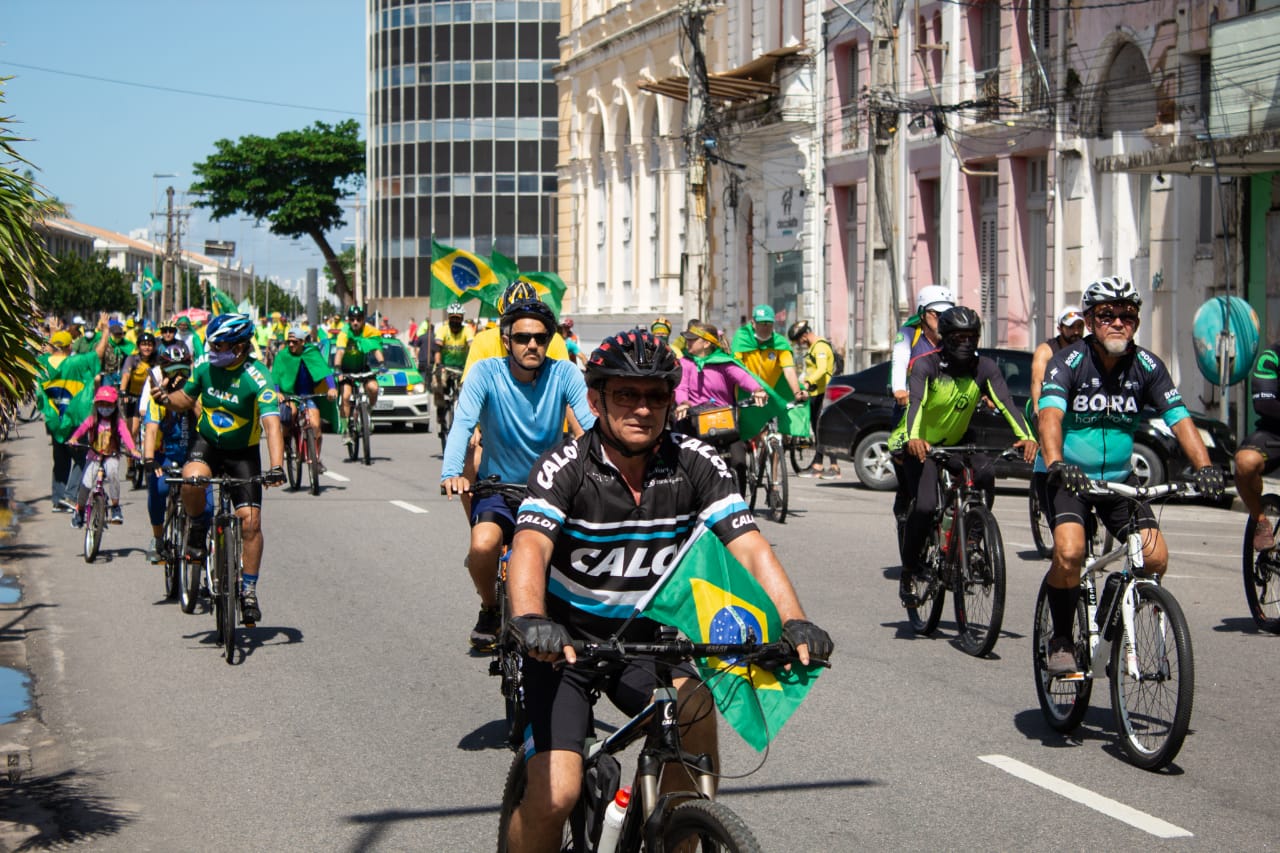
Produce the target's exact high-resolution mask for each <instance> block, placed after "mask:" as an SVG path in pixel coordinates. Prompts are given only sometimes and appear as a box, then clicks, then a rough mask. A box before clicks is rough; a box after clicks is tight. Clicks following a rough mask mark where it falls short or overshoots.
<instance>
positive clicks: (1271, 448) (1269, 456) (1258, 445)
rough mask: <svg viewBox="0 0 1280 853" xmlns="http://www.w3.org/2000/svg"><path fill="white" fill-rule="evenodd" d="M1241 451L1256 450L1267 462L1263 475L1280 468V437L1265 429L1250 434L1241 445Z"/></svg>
mask: <svg viewBox="0 0 1280 853" xmlns="http://www.w3.org/2000/svg"><path fill="white" fill-rule="evenodd" d="M1240 449H1241V450H1256V451H1257V452H1259V453H1261V454H1262V458H1263V459H1264V460H1265V463H1264V467H1263V469H1262V473H1264V474H1270V473H1271V472H1272V471H1274V470H1275V469H1276V468H1280V435H1276V434H1275V433H1274V432H1270V431H1268V430H1265V429H1260V430H1258V431H1257V432H1254V433H1250V435H1249V437H1248V438H1246V439H1245V440H1244V441H1243V442H1241V444H1240Z"/></svg>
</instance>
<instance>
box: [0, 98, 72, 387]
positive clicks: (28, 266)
mask: <svg viewBox="0 0 1280 853" xmlns="http://www.w3.org/2000/svg"><path fill="white" fill-rule="evenodd" d="M10 79H12V78H10V77H0V104H3V103H4V89H3V86H4V84H5V83H7V82H8V81H9V80H10ZM12 121H13V119H12V118H10V117H7V116H4V115H2V114H0V399H4V400H7V401H10V402H16V401H18V400H21V399H22V398H23V397H26V396H27V395H28V394H29V393H31V391H32V390H33V389H34V388H35V381H36V361H35V351H36V339H35V337H34V333H33V330H34V328H35V325H36V321H37V308H36V304H35V301H34V300H33V299H32V297H31V287H32V285H33V284H34V283H36V282H38V281H39V280H40V279H41V278H42V277H43V276H44V275H45V274H46V273H47V272H48V271H49V254H48V252H46V251H45V248H44V238H43V236H42V235H41V234H40V232H39V231H38V230H37V228H36V226H37V224H38V223H39V222H40V221H41V220H44V219H46V218H48V217H50V216H53V215H56V213H57V210H58V206H57V204H56V203H55V202H53V201H52V200H51V199H49V198H48V196H46V195H45V194H44V192H43V191H42V190H41V189H40V188H39V186H38V185H37V184H36V183H35V181H34V180H32V179H31V177H30V172H29V171H28V172H27V173H26V174H19V172H18V171H17V169H18V168H21V167H23V166H30V165H31V164H30V163H28V162H27V161H26V160H25V159H23V158H22V157H21V156H20V155H19V154H18V151H17V148H16V147H15V144H16V143H18V142H22V141H24V140H23V139H21V138H20V137H18V136H15V135H14V134H13V133H12V132H10V130H9V126H10V124H12Z"/></svg>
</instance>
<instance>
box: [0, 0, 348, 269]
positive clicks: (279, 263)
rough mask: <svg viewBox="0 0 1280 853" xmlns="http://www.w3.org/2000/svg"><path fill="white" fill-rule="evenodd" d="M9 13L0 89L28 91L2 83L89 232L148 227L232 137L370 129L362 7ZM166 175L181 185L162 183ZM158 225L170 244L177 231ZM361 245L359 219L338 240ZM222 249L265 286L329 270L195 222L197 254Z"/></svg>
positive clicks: (228, 0) (106, 0) (241, 3)
mask: <svg viewBox="0 0 1280 853" xmlns="http://www.w3.org/2000/svg"><path fill="white" fill-rule="evenodd" d="M0 9H2V14H0V77H13V78H14V79H12V80H9V81H7V82H5V83H3V84H0V85H2V86H3V89H4V98H5V103H4V104H2V105H0V111H3V114H4V115H6V116H12V117H13V118H15V119H16V120H17V122H18V123H17V124H16V125H15V126H14V128H13V129H14V130H15V131H16V133H17V134H18V135H19V136H22V137H25V138H27V139H30V140H31V141H29V142H23V143H20V144H19V146H18V151H19V153H20V154H22V156H24V157H25V158H26V159H28V160H30V161H31V162H32V164H33V165H35V166H36V167H37V173H36V176H37V180H39V181H40V183H41V184H42V185H43V186H44V187H45V189H46V190H47V191H48V192H49V193H50V194H52V195H54V196H57V197H58V198H59V199H60V200H61V201H63V202H64V203H66V204H68V205H69V206H70V209H71V211H70V213H71V217H72V218H73V219H78V220H80V221H82V222H87V223H90V224H92V225H97V226H99V227H102V228H109V229H111V230H114V231H120V232H123V233H128V232H130V231H132V230H133V229H137V228H146V227H148V226H149V225H150V224H151V215H150V214H151V211H152V210H153V209H155V210H160V209H161V208H162V207H163V204H164V189H165V187H166V186H167V185H170V184H172V185H173V186H174V188H175V189H176V190H179V191H182V190H185V189H186V188H187V187H188V186H190V184H191V183H192V182H193V180H194V178H193V175H192V165H193V164H194V163H197V162H200V161H202V160H204V159H205V158H206V157H208V156H209V155H210V154H212V153H213V150H214V149H213V143H214V142H215V141H216V140H218V139H224V138H227V139H239V138H240V137H241V136H245V135H249V134H254V135H258V136H275V135H276V134H278V133H281V132H282V131H286V130H295V129H299V128H303V127H307V126H310V125H311V124H312V123H313V122H316V121H323V122H325V123H327V124H334V123H337V122H339V121H343V120H345V119H348V118H355V119H356V120H358V121H359V122H360V123H361V125H362V127H363V126H364V121H365V94H364V81H365V72H364V37H365V19H364V9H365V3H364V2H363V0H217V2H210V1H209V0H3V3H2V4H0ZM73 75H75V76H73ZM112 81H116V82H112ZM174 90H178V91H174ZM197 93H202V94H197ZM205 95H214V96H217V97H206V96H205ZM255 102H259V103H255ZM260 102H270V103H260ZM363 135H364V132H363V131H362V136H363ZM165 172H169V173H175V174H177V175H178V177H175V178H159V179H156V178H153V175H155V174H156V173H165ZM153 193H155V194H156V195H155V196H153ZM175 198H177V199H178V200H179V202H181V201H182V199H183V196H181V195H177V196H175ZM188 201H189V199H188ZM179 202H176V203H179ZM153 204H154V205H157V206H156V207H154V208H153ZM156 226H157V228H158V229H160V233H161V234H163V227H164V223H163V218H162V217H161V218H157V220H156ZM354 234H355V225H354V221H353V220H352V216H351V215H348V217H347V227H346V228H345V229H343V230H342V232H341V233H338V234H330V235H329V238H330V242H331V243H332V244H333V246H334V248H335V250H337V249H339V248H340V243H341V240H342V238H343V237H353V236H354ZM217 239H220V240H235V241H236V244H237V252H238V258H240V259H242V260H243V262H244V264H245V266H248V265H249V264H250V263H252V264H253V265H254V271H255V272H256V273H258V274H259V275H271V276H278V277H279V278H281V279H288V280H294V281H298V280H301V279H302V278H303V277H304V276H305V271H306V269H307V268H308V267H317V268H318V267H321V266H323V262H322V260H321V258H320V254H319V251H318V250H317V249H315V248H314V243H313V242H312V241H310V240H301V241H292V240H287V239H281V238H275V237H272V236H270V235H269V234H268V233H267V232H266V230H265V228H258V229H255V228H254V227H253V223H252V222H242V221H240V220H239V219H238V218H237V219H234V220H233V219H226V220H223V221H222V222H220V223H211V222H209V221H208V219H207V218H206V217H205V215H204V212H203V211H195V212H194V213H193V215H192V217H191V220H190V231H189V234H188V235H187V236H186V237H185V238H184V243H183V245H184V247H196V246H200V245H202V244H203V241H204V240H217Z"/></svg>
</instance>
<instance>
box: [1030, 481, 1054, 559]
mask: <svg viewBox="0 0 1280 853" xmlns="http://www.w3.org/2000/svg"><path fill="white" fill-rule="evenodd" d="M1027 508H1028V510H1029V511H1030V513H1031V538H1032V539H1033V540H1035V543H1036V551H1038V552H1039V554H1040V556H1041V557H1042V558H1043V559H1046V560H1047V559H1049V558H1050V557H1052V556H1053V528H1051V527H1050V526H1049V516H1048V515H1047V514H1046V513H1045V511H1044V507H1042V506H1040V495H1039V493H1038V492H1037V491H1036V484H1035V481H1034V480H1033V481H1032V482H1031V486H1030V488H1028V489H1027Z"/></svg>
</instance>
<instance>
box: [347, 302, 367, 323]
mask: <svg viewBox="0 0 1280 853" xmlns="http://www.w3.org/2000/svg"><path fill="white" fill-rule="evenodd" d="M347 319H348V320H363V319H364V306H363V305H352V306H351V307H349V308H348V309H347Z"/></svg>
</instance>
